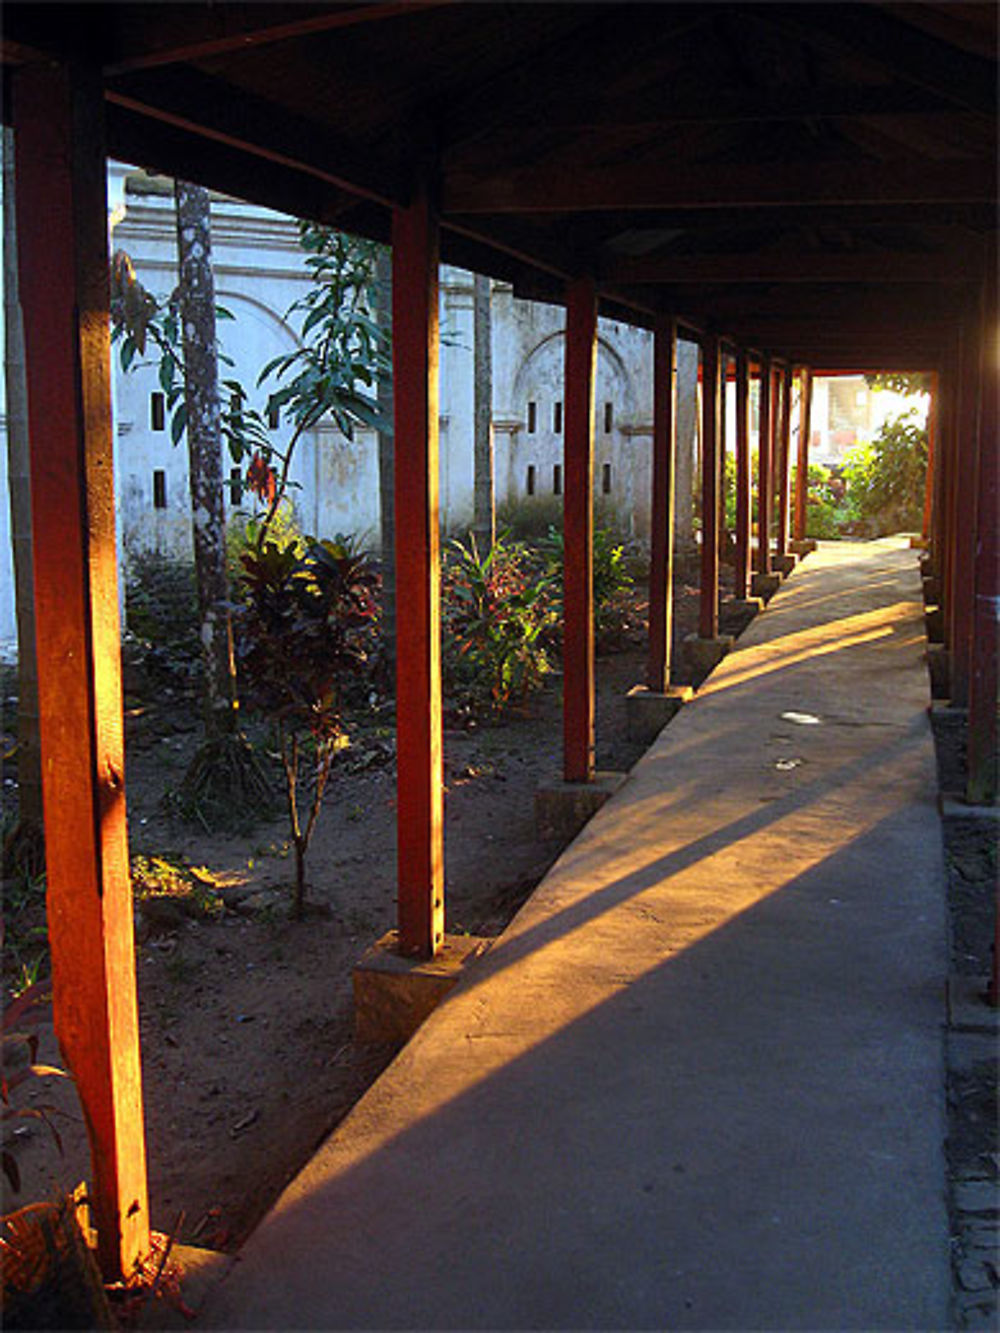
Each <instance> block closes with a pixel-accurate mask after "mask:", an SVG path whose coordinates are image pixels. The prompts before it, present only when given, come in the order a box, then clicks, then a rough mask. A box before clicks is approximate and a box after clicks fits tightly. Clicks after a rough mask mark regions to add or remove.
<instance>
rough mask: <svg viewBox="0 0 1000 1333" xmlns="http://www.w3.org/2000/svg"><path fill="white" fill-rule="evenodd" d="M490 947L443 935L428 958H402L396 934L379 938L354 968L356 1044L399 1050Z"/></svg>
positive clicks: (471, 939) (487, 942)
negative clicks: (370, 1043)
mask: <svg viewBox="0 0 1000 1333" xmlns="http://www.w3.org/2000/svg"><path fill="white" fill-rule="evenodd" d="M491 943H492V941H491V940H487V939H482V938H481V937H479V936H476V935H445V937H444V941H443V942H442V945H441V948H440V949H439V950H438V951H437V953H436V954H435V955H434V957H433V958H404V957H403V955H402V954H401V953H400V952H399V932H398V931H396V930H390V931H389V932H388V933H387V934H385V935H383V936H382V938H381V939H380V940H378V941H377V943H375V944H373V945H372V947H371V948H370V949H369V950H368V951H367V952H366V953H365V954H364V955H363V957H362V958H361V960H360V962H358V963H357V964H356V965H355V968H354V973H353V981H354V1031H355V1035H356V1036H357V1038H358V1040H359V1041H378V1042H391V1043H392V1044H393V1045H396V1046H402V1045H404V1044H405V1043H406V1042H407V1041H409V1039H410V1038H411V1037H412V1036H413V1034H414V1032H416V1030H417V1028H418V1027H419V1026H420V1024H421V1023H422V1022H423V1021H424V1019H425V1018H426V1017H427V1016H428V1014H430V1012H431V1011H432V1010H433V1009H436V1008H437V1006H438V1005H439V1004H440V1003H441V1001H442V1000H443V999H444V998H445V997H446V996H447V995H449V994H450V992H451V991H453V990H454V989H455V986H456V985H457V984H458V980H459V978H460V977H461V975H462V972H463V971H464V970H465V968H466V966H467V965H468V964H469V963H471V962H472V960H473V959H475V958H478V957H480V955H481V954H484V953H485V952H486V950H487V949H488V948H489V946H490V944H491Z"/></svg>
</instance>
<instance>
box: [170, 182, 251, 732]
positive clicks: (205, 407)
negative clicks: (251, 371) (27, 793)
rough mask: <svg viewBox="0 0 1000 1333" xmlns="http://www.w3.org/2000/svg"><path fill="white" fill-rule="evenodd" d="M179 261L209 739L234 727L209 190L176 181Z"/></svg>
mask: <svg viewBox="0 0 1000 1333" xmlns="http://www.w3.org/2000/svg"><path fill="white" fill-rule="evenodd" d="M174 197H175V200H176V204H177V256H178V270H179V284H178V292H179V297H180V322H181V336H182V344H183V349H184V382H185V402H186V404H187V440H188V468H189V473H190V483H191V516H192V527H193V531H194V563H195V577H196V579H197V584H198V613H199V617H200V621H201V645H202V663H203V666H204V672H205V683H204V713H205V730H206V734H207V737H208V739H209V740H213V739H217V738H219V737H222V736H226V735H231V734H233V733H234V732H235V730H236V673H235V665H234V661H233V644H232V627H231V625H230V619H229V611H228V609H227V603H228V601H229V586H228V579H227V575H226V513H225V505H224V502H223V490H222V485H223V481H222V435H221V430H220V419H219V418H220V414H219V380H218V358H217V355H216V345H215V282H214V279H213V276H212V242H211V222H210V217H209V202H208V191H207V190H205V189H203V188H202V187H201V186H200V185H188V184H186V183H185V182H183V181H177V182H176V183H175V185H174Z"/></svg>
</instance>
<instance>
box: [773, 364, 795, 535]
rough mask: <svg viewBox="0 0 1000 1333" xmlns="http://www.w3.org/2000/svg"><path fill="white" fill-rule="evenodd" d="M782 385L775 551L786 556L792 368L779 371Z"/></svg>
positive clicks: (777, 437)
mask: <svg viewBox="0 0 1000 1333" xmlns="http://www.w3.org/2000/svg"><path fill="white" fill-rule="evenodd" d="M778 380H779V382H780V384H781V410H780V412H779V413H778V421H777V430H776V432H775V441H774V455H775V485H776V488H777V492H778V515H777V533H776V534H775V549H776V551H777V554H778V555H780V556H784V555H785V554H786V553H787V550H788V481H789V471H790V461H791V452H792V368H791V366H790V365H786V366H783V367H782V368H781V369H780V370H779V371H778Z"/></svg>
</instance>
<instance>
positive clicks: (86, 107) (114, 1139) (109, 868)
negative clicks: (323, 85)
mask: <svg viewBox="0 0 1000 1333" xmlns="http://www.w3.org/2000/svg"><path fill="white" fill-rule="evenodd" d="M13 111H14V125H15V143H16V150H15V151H16V171H17V226H18V247H19V269H20V283H21V300H22V307H23V311H24V329H25V349H26V356H27V387H28V430H29V436H30V450H31V501H32V523H33V528H34V567H35V616H36V641H37V651H38V689H39V703H40V711H41V754H42V793H43V804H44V811H45V852H46V870H47V876H48V878H47V886H48V887H47V895H46V902H47V909H48V921H49V945H50V949H51V954H52V980H53V1005H54V1012H55V1027H56V1033H57V1035H58V1038H59V1043H60V1046H61V1048H62V1052H63V1057H64V1059H65V1060H66V1062H67V1064H68V1065H69V1068H70V1069H71V1071H72V1073H73V1077H74V1079H75V1081H76V1089H77V1093H78V1095H79V1098H80V1104H81V1106H82V1108H83V1114H84V1119H85V1121H86V1126H87V1133H88V1137H89V1140H90V1150H91V1163H92V1176H93V1178H92V1181H91V1186H90V1191H89V1193H90V1199H91V1205H92V1210H93V1216H94V1221H95V1224H96V1226H97V1231H98V1244H99V1258H100V1262H101V1267H102V1270H103V1272H104V1275H105V1277H106V1278H108V1279H114V1278H117V1277H119V1276H121V1275H123V1274H127V1273H131V1271H132V1269H133V1266H134V1264H135V1262H136V1260H137V1259H139V1258H142V1257H144V1256H145V1254H146V1253H147V1252H148V1250H149V1205H148V1200H147V1190H146V1154H145V1137H144V1131H143V1113H142V1087H141V1074H140V1063H139V1031H138V1018H137V1008H136V993H135V958H134V946H133V923H132V889H131V881H130V876H129V858H128V843H127V831H126V820H125V765H124V737H123V728H122V686H121V642H120V634H119V615H118V578H117V554H116V546H115V492H114V477H113V475H112V423H111V378H110V376H111V364H110V339H109V309H108V301H109V293H108V249H107V194H106V170H107V165H106V158H105V148H104V142H105V141H104V103H103V97H102V89H101V85H100V80H99V77H98V76H97V74H96V73H92V72H91V71H89V70H87V71H83V70H78V69H75V68H70V67H68V66H63V65H56V64H47V65H32V66H23V67H21V68H19V69H17V70H16V71H15V72H14V74H13Z"/></svg>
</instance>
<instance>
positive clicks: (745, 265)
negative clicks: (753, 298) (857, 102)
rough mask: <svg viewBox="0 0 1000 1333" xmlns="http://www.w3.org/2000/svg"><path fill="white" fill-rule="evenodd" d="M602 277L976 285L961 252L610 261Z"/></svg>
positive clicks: (600, 268)
mask: <svg viewBox="0 0 1000 1333" xmlns="http://www.w3.org/2000/svg"><path fill="white" fill-rule="evenodd" d="M598 277H599V278H602V279H607V280H609V281H612V282H618V283H625V284H628V283H643V284H646V283H655V284H659V283H677V284H684V283H699V284H705V283H709V284H710V283H714V282H724V283H729V284H731V283H762V282H763V283H809V282H818V283H827V282H831V283H843V282H859V283H873V282H880V283H882V282H891V283H901V282H902V283H933V284H937V283H955V282H969V281H972V279H973V277H974V273H973V272H972V271H970V262H969V258H968V256H967V255H964V254H959V253H943V254H922V253H900V252H885V253H869V254H809V253H805V252H803V251H802V250H794V251H786V252H780V251H779V252H775V251H768V252H766V253H764V254H710V255H709V254H705V255H702V254H697V255H664V256H657V255H650V256H642V257H639V258H635V257H632V256H628V255H615V256H606V257H605V258H603V259H602V260H601V261H600V263H599V265H598Z"/></svg>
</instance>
